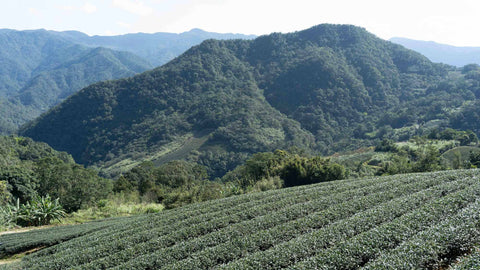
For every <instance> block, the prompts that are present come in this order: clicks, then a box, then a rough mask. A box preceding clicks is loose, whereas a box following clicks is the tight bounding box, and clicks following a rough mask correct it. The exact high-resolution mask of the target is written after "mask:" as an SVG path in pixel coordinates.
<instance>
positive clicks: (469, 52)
mask: <svg viewBox="0 0 480 270" xmlns="http://www.w3.org/2000/svg"><path fill="white" fill-rule="evenodd" d="M390 41H392V42H395V43H397V44H400V45H402V46H405V47H406V48H408V49H411V50H414V51H417V52H419V53H421V54H423V55H425V56H426V57H428V59H430V60H431V61H433V62H436V63H445V64H449V65H453V66H457V67H462V66H465V65H467V64H480V47H455V46H451V45H445V44H440V43H436V42H433V41H421V40H413V39H408V38H400V37H395V38H392V39H390Z"/></svg>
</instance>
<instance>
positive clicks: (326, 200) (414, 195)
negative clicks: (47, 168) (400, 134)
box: [0, 170, 480, 269]
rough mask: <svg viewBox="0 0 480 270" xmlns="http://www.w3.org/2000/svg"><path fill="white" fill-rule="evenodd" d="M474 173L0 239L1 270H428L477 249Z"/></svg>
mask: <svg viewBox="0 0 480 270" xmlns="http://www.w3.org/2000/svg"><path fill="white" fill-rule="evenodd" d="M479 177H480V172H479V171H478V170H467V171H448V172H436V173H423V174H407V175H396V176H387V177H377V178H367V179H361V180H358V179H355V180H342V181H333V182H327V183H321V184H316V185H308V186H301V187H295V188H287V189H282V190H275V191H268V192H261V193H251V194H247V195H240V196H234V197H230V198H225V199H220V200H214V201H209V202H205V203H199V204H191V205H188V206H186V207H182V208H177V209H173V210H169V211H163V212H161V213H158V214H151V215H142V216H136V217H129V218H120V219H113V220H106V221H103V222H94V223H89V224H83V225H78V226H68V227H62V228H60V229H56V228H51V229H46V230H39V231H31V232H26V233H19V234H10V235H2V236H0V241H1V242H2V243H3V244H2V246H1V247H0V254H1V256H2V257H3V256H7V255H10V254H15V253H18V252H22V251H25V250H29V249H32V248H35V247H44V248H43V249H42V250H40V251H37V252H35V253H33V254H30V255H27V256H26V257H24V258H23V259H22V261H21V262H18V263H16V264H11V265H9V266H6V267H5V268H7V269H70V268H75V269H100V268H101V269H107V268H115V269H214V268H215V269H281V268H282V269H283V268H289V269H360V268H362V269H384V268H388V269H432V268H434V267H439V268H442V269H443V268H445V267H448V266H449V264H451V263H452V262H454V260H455V259H456V258H457V257H458V256H461V255H462V254H464V253H466V252H468V250H470V249H471V248H472V247H473V246H474V245H476V244H478V243H480V232H479V230H478V220H479V219H480V211H479V210H480V201H479V200H478V198H479V195H480V184H479V183H480V182H479V181H478V178H479Z"/></svg>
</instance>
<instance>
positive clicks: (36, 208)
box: [3, 195, 65, 226]
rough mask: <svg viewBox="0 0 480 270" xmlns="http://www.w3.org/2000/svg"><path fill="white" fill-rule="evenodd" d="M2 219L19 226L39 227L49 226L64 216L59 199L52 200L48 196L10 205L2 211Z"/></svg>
mask: <svg viewBox="0 0 480 270" xmlns="http://www.w3.org/2000/svg"><path fill="white" fill-rule="evenodd" d="M3 212H4V213H3V216H4V219H5V220H7V221H9V222H11V223H15V224H17V225H20V226H40V225H47V224H50V222H51V221H52V220H55V219H57V220H59V219H60V218H62V217H64V216H65V211H64V210H63V208H62V206H61V205H60V203H59V199H58V198H57V199H55V200H52V198H50V196H48V195H47V196H45V197H38V196H37V197H35V198H33V199H32V200H31V201H29V202H27V203H26V204H20V202H19V200H17V202H16V204H15V205H10V206H9V207H7V208H6V209H4V210H3Z"/></svg>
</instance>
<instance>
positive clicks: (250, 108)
mask: <svg viewBox="0 0 480 270" xmlns="http://www.w3.org/2000/svg"><path fill="white" fill-rule="evenodd" d="M479 72H480V68H479V67H478V66H477V65H468V66H465V67H464V68H461V69H457V68H455V67H452V66H447V65H442V64H435V63H432V62H431V61H429V60H428V59H427V58H425V57H424V56H422V55H420V54H418V53H415V52H413V51H411V50H408V49H405V48H404V47H402V46H400V45H397V44H393V43H391V42H388V41H384V40H382V39H379V38H377V37H375V36H374V35H372V34H370V33H368V32H367V31H365V30H364V29H362V28H359V27H355V26H349V25H318V26H315V27H312V28H310V29H307V30H304V31H299V32H294V33H289V34H279V33H273V34H271V35H266V36H261V37H258V38H256V39H254V40H224V41H220V40H208V41H205V42H203V43H202V44H201V45H198V46H195V47H193V48H191V49H190V50H188V51H187V52H185V53H184V54H182V55H181V56H179V57H178V58H176V59H174V60H172V61H171V62H169V63H168V64H166V65H164V66H162V67H159V68H156V69H154V70H151V71H148V72H145V73H143V74H141V75H137V76H135V77H132V78H127V79H121V80H117V81H107V82H101V83H97V84H94V85H91V86H89V87H87V88H85V89H83V90H82V91H80V92H79V93H78V94H75V95H73V96H72V97H70V98H68V99H67V100H66V101H65V102H63V103H62V104H60V105H59V106H57V107H55V108H54V109H52V110H51V111H49V112H48V113H46V114H45V115H43V116H41V117H40V118H38V119H36V120H35V121H33V122H31V123H29V124H28V125H26V126H24V127H23V128H22V130H21V134H23V135H25V136H29V137H32V138H34V139H35V140H39V141H45V142H47V143H49V144H50V145H51V146H52V147H54V148H55V149H58V150H62V151H67V152H68V153H70V154H72V156H73V157H74V158H75V160H76V161H77V162H80V163H82V164H85V165H88V166H96V167H98V168H101V169H103V170H104V171H105V173H106V175H109V176H115V175H119V174H120V172H122V171H127V170H129V169H131V168H133V167H135V166H137V165H139V164H140V163H142V162H143V161H151V162H153V163H154V164H157V165H159V164H162V163H166V162H168V161H171V160H175V159H184V160H187V161H188V162H193V163H197V164H199V165H203V166H205V167H206V168H207V173H208V174H209V176H210V177H211V178H215V177H221V176H223V175H224V174H225V173H226V172H228V171H231V170H233V169H234V168H235V167H236V166H237V165H239V164H241V163H242V162H243V161H245V160H246V159H248V157H249V156H251V155H252V154H254V153H257V152H272V151H274V150H276V149H289V148H292V147H296V148H298V149H302V150H303V151H305V152H306V153H307V154H319V153H321V154H323V155H328V154H332V153H334V152H338V151H348V150H355V149H358V148H360V147H364V146H373V145H376V144H378V143H379V142H381V141H382V140H384V139H391V140H394V141H402V140H403V141H406V140H408V139H410V138H412V137H414V136H423V135H426V134H428V133H429V132H430V131H432V130H434V129H445V128H447V127H452V128H455V129H459V130H467V129H468V130H472V131H473V132H475V133H476V134H478V132H479V129H478V128H477V126H478V121H476V119H477V118H478V117H477V116H478V115H477V114H476V113H472V112H475V110H476V107H477V106H475V102H476V99H477V97H478V96H479V95H480V92H479V91H480V88H479V85H480V84H479V83H480V82H479V79H480V76H478V74H479ZM87 104H88V106H87Z"/></svg>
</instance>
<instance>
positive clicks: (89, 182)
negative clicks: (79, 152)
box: [0, 136, 112, 225]
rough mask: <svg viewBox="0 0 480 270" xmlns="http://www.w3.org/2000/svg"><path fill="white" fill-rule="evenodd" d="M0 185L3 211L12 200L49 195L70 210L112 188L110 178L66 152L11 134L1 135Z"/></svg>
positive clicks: (20, 201)
mask: <svg viewBox="0 0 480 270" xmlns="http://www.w3.org/2000/svg"><path fill="white" fill-rule="evenodd" d="M0 186H2V187H5V188H4V189H2V190H0V207H2V210H4V208H3V207H5V205H6V204H7V203H9V202H10V200H11V199H18V200H19V203H26V202H29V201H31V200H32V199H35V198H36V197H38V196H47V195H50V196H52V197H53V198H60V199H59V201H60V204H61V205H62V206H63V207H64V208H65V209H66V210H67V211H68V212H71V211H76V210H78V209H80V208H81V207H82V206H89V205H92V204H93V203H95V202H96V201H97V200H99V199H101V198H105V197H106V196H107V195H108V194H109V193H110V192H111V190H112V182H111V180H107V179H104V178H101V177H99V176H98V174H97V172H96V171H94V170H92V169H85V168H84V167H83V166H81V165H78V164H76V163H75V162H74V160H73V158H72V156H70V155H69V154H67V153H65V152H58V151H55V150H53V149H52V148H51V147H50V146H48V145H47V144H45V143H39V142H34V141H33V140H32V139H30V138H22V137H14V136H8V137H6V136H0ZM2 217H3V216H2V215H0V218H2ZM0 222H1V220H0ZM0 225H3V224H0Z"/></svg>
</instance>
